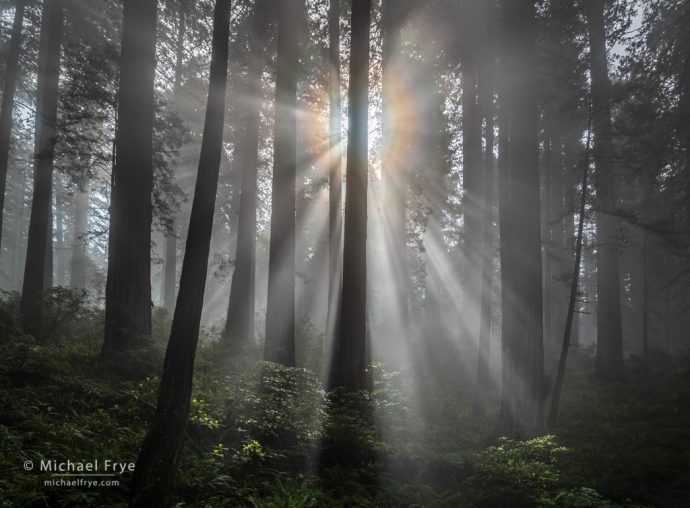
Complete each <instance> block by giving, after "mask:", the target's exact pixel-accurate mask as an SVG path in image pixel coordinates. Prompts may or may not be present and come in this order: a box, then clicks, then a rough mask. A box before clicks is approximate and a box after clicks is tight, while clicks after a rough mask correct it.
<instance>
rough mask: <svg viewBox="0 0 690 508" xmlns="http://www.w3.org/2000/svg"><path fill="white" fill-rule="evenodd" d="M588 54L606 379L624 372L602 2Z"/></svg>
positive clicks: (592, 14)
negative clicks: (590, 77)
mask: <svg viewBox="0 0 690 508" xmlns="http://www.w3.org/2000/svg"><path fill="white" fill-rule="evenodd" d="M585 14H586V16H587V27H588V30H589V58H590V69H591V74H592V130H593V134H594V164H595V168H596V173H595V179H594V185H595V189H596V193H597V200H598V204H599V210H598V213H597V253H598V256H597V275H596V277H597V358H596V372H597V374H598V375H599V376H600V377H602V378H608V379H610V378H614V379H615V378H619V377H621V376H622V375H623V331H622V326H621V301H620V280H619V279H620V276H619V273H618V245H617V233H618V231H617V230H618V226H617V219H616V217H615V216H614V215H613V211H614V209H615V207H616V195H615V190H616V189H615V174H614V168H613V164H612V158H613V131H612V126H611V83H610V81H609V76H608V64H607V59H606V29H605V26H604V1H603V0H586V1H585Z"/></svg>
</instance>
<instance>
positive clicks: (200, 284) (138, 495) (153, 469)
mask: <svg viewBox="0 0 690 508" xmlns="http://www.w3.org/2000/svg"><path fill="white" fill-rule="evenodd" d="M229 36H230V0H217V1H216V6H215V11H214V21H213V42H212V54H211V72H210V77H209V92H208V102H207V106H206V119H205V123H204V134H203V139H202V144H201V156H200V158H199V170H198V173H197V181H196V186H195V189H194V200H193V202H192V213H191V217H190V220H189V232H188V234H187V244H186V250H185V255H184V260H183V263H182V273H181V276H180V291H179V293H178V297H177V305H176V306H175V313H174V316H173V323H172V328H171V331H170V339H169V341H168V348H167V350H166V353H165V362H164V364H163V374H162V377H161V385H160V389H159V392H158V403H157V406H156V415H155V417H154V420H153V423H152V425H151V428H150V430H149V432H148V434H147V436H146V438H145V439H144V443H143V445H142V449H141V452H140V453H139V457H138V459H137V465H136V469H135V471H134V476H133V478H132V490H131V495H130V496H131V497H130V507H132V508H139V507H141V508H158V507H161V508H163V507H168V506H170V504H171V502H170V501H171V494H172V487H173V483H174V479H175V475H176V473H177V468H178V465H179V461H180V452H181V451H182V445H183V442H184V435H185V429H186V427H187V418H188V416H189V403H190V399H191V394H192V375H193V371H194V358H195V356H196V347H197V342H198V338H199V326H200V322H201V311H202V306H203V300H204V288H205V285H206V275H207V270H208V256H209V250H210V245H211V233H212V231H213V213H214V210H215V201H216V192H217V190H218V173H219V169H220V160H221V154H222V149H223V119H224V114H225V88H226V82H227V70H228V40H229Z"/></svg>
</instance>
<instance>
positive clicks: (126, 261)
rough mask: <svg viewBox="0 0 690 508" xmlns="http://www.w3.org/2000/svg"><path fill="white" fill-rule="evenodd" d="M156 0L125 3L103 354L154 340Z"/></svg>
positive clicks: (106, 354)
mask: <svg viewBox="0 0 690 508" xmlns="http://www.w3.org/2000/svg"><path fill="white" fill-rule="evenodd" d="M157 5H158V3H157V2H156V1H155V0H125V3H124V17H123V28H122V54H121V57H120V61H121V64H120V90H119V95H118V104H119V107H118V120H117V130H116V134H115V153H116V154H117V155H116V158H115V167H114V168H113V186H112V193H111V202H110V236H109V248H108V279H107V283H106V298H105V341H104V343H103V352H102V357H103V359H104V360H105V361H108V359H109V357H110V356H111V355H110V352H112V351H125V350H130V349H133V348H136V347H139V346H141V345H143V344H144V343H145V342H147V340H148V339H149V338H150V336H151V219H152V209H151V192H152V188H153V117H154V100H153V95H154V90H153V87H154V76H155V70H156V17H157Z"/></svg>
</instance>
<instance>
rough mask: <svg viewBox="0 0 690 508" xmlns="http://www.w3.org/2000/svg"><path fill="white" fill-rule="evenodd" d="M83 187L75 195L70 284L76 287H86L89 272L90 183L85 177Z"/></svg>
mask: <svg viewBox="0 0 690 508" xmlns="http://www.w3.org/2000/svg"><path fill="white" fill-rule="evenodd" d="M83 185H84V188H83V189H78V190H77V192H75V195H74V201H75V210H74V236H73V238H72V263H71V267H70V285H71V286H72V287H73V288H75V289H86V285H87V273H88V268H87V266H88V256H87V255H86V241H85V239H84V235H85V234H86V233H87V231H88V228H89V183H88V181H87V180H86V179H85V181H84V183H83Z"/></svg>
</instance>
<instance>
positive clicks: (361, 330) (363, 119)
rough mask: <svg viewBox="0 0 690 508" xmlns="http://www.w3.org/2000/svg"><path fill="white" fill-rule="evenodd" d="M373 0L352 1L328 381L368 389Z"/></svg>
mask: <svg viewBox="0 0 690 508" xmlns="http://www.w3.org/2000/svg"><path fill="white" fill-rule="evenodd" d="M370 20H371V0H353V1H352V42H351V50H350V55H351V56H350V86H349V91H348V104H349V105H350V106H349V112H348V115H349V122H350V129H349V132H348V144H347V175H346V178H347V180H346V191H345V238H344V243H343V294H342V299H341V303H340V309H341V310H340V312H341V314H340V333H339V334H338V337H337V340H336V343H335V345H334V348H333V358H332V362H331V372H330V379H329V384H330V386H331V388H335V387H339V386H341V387H346V388H348V389H350V390H366V389H367V388H368V387H369V384H368V382H367V365H366V364H367V347H366V344H367V340H366V308H367V302H366V300H367V291H366V289H367V262H366V256H367V179H368V166H369V165H368V151H369V150H368V148H369V145H368V134H369V121H368V120H369V119H368V116H369V112H368V92H369V24H370Z"/></svg>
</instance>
